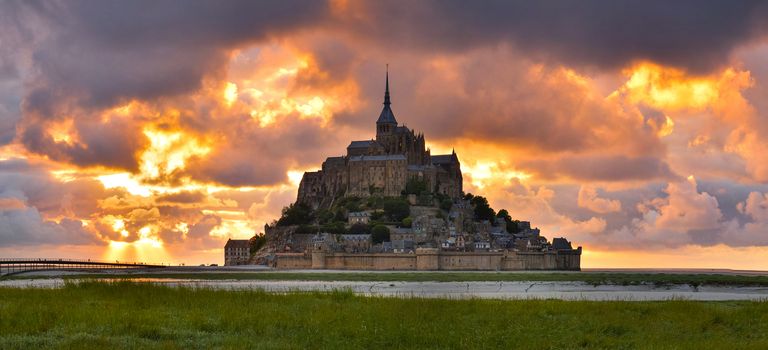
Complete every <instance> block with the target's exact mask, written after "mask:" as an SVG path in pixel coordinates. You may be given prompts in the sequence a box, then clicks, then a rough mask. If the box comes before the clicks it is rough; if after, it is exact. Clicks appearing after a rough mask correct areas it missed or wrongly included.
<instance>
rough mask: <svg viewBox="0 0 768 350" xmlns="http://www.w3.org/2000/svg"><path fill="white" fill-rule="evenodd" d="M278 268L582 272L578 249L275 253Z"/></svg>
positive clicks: (579, 250)
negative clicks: (551, 250) (542, 250)
mask: <svg viewBox="0 0 768 350" xmlns="http://www.w3.org/2000/svg"><path fill="white" fill-rule="evenodd" d="M275 267H276V268H278V269H305V268H313V269H333V270H401V271H414V270H418V271H438V270H444V271H460V270H461V271H466V270H477V271H497V270H501V271H515V270H574V271H578V270H580V269H581V249H577V250H574V251H560V252H510V251H505V252H443V251H439V250H438V249H417V251H416V253H413V254H393V253H370V254H351V253H329V252H325V251H321V250H316V251H313V252H312V253H308V254H296V253H292V254H277V256H276V263H275Z"/></svg>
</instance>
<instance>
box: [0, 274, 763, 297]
mask: <svg viewBox="0 0 768 350" xmlns="http://www.w3.org/2000/svg"><path fill="white" fill-rule="evenodd" d="M132 281H136V282H142V283H157V284H162V285H168V286H185V287H192V288H212V289H223V290H264V291H268V292H276V293H285V292H295V291H333V290H351V291H353V292H354V293H357V294H360V295H373V296H388V297H419V298H454V299H462V298H488V299H562V300H595V301H610V300H630V301H647V300H670V299H685V300H710V301H723V300H757V301H766V302H768V287H737V286H699V287H693V286H689V285H672V286H655V285H652V284H648V285H631V286H620V285H598V286H593V285H590V284H586V283H583V282H519V281H516V282H357V281H258V280H195V279H165V278H144V279H132ZM62 286H64V280H63V279H60V278H50V279H30V280H6V281H0V287H15V288H60V287H62Z"/></svg>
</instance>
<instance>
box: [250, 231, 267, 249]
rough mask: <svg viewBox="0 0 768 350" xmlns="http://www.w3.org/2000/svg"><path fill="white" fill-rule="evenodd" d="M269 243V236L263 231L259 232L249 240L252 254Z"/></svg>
mask: <svg viewBox="0 0 768 350" xmlns="http://www.w3.org/2000/svg"><path fill="white" fill-rule="evenodd" d="M266 243H267V237H266V236H265V235H264V234H263V233H258V234H256V235H254V236H253V237H251V239H249V240H248V247H249V248H250V251H251V254H253V253H256V252H257V251H259V249H261V247H263V246H264V245H265V244H266Z"/></svg>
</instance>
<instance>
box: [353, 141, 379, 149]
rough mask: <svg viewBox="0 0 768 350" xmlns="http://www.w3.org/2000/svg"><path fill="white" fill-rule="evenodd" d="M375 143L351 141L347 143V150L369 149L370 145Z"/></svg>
mask: <svg viewBox="0 0 768 350" xmlns="http://www.w3.org/2000/svg"><path fill="white" fill-rule="evenodd" d="M374 142H376V141H373V140H363V141H352V142H350V143H349V146H347V148H368V147H371V145H372V144H373V143H374Z"/></svg>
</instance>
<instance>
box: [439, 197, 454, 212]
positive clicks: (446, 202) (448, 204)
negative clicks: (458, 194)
mask: <svg viewBox="0 0 768 350" xmlns="http://www.w3.org/2000/svg"><path fill="white" fill-rule="evenodd" d="M451 208H453V201H452V200H451V199H450V198H443V199H441V200H440V209H442V210H445V211H451Z"/></svg>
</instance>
